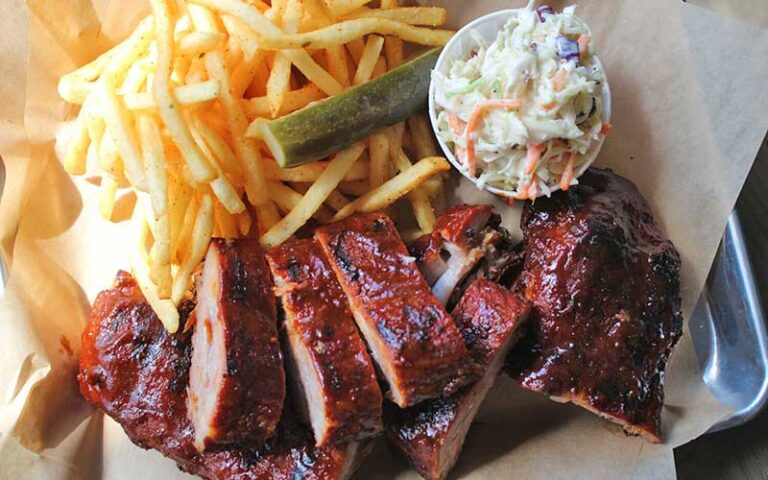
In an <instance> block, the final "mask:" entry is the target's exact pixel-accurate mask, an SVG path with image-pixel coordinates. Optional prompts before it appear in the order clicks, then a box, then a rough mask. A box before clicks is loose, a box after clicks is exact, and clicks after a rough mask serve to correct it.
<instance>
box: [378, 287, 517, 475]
mask: <svg viewBox="0 0 768 480" xmlns="http://www.w3.org/2000/svg"><path fill="white" fill-rule="evenodd" d="M529 310H530V304H529V303H528V302H526V301H525V300H524V299H523V298H522V297H521V296H520V295H519V294H517V293H513V292H511V291H510V290H508V289H506V288H504V287H502V286H501V285H499V284H497V283H493V282H490V281H488V280H485V279H478V280H476V281H475V282H474V283H472V285H470V286H469V288H468V289H467V291H466V293H464V296H463V297H462V298H461V300H460V301H459V303H458V305H457V306H456V308H455V309H454V310H453V313H452V316H453V319H454V321H455V322H456V324H457V325H458V326H459V328H460V329H461V332H462V335H463V337H464V342H465V343H466V345H467V348H468V350H469V354H470V357H471V360H472V362H473V363H474V365H475V366H476V367H477V369H478V370H479V371H481V372H482V377H480V379H479V380H478V381H477V382H475V383H474V384H472V385H467V386H465V387H463V388H462V389H461V390H459V391H458V392H456V393H454V394H453V395H450V396H446V397H441V398H436V399H433V400H427V401H425V402H422V403H420V404H418V405H416V406H413V407H410V408H406V409H399V408H397V407H394V406H392V407H391V408H388V409H387V418H386V427H387V436H388V438H389V439H390V441H391V442H392V443H393V444H394V445H395V446H396V447H397V448H398V449H400V451H401V452H403V454H404V455H405V456H406V458H407V459H408V461H409V462H410V464H411V465H412V466H413V468H414V469H416V471H417V472H419V474H420V475H421V476H422V477H424V478H427V479H429V480H436V479H442V478H445V477H446V475H447V474H448V472H449V471H450V469H451V468H452V467H453V465H454V464H455V463H456V460H457V459H458V457H459V454H460V453H461V449H462V446H463V444H464V439H465V438H466V435H467V432H468V431H469V427H470V426H471V424H472V421H473V420H474V418H475V415H476V414H477V411H478V409H479V408H480V404H481V403H482V402H483V399H484V398H485V396H486V394H487V393H488V391H489V390H490V389H491V387H492V386H493V383H494V381H495V380H496V377H497V376H498V373H499V371H500V370H501V368H502V366H503V364H504V359H505V358H506V356H507V353H509V351H510V349H511V348H512V346H513V345H514V344H515V342H516V340H517V338H518V336H519V335H518V328H519V327H520V325H521V324H522V323H523V322H524V321H525V318H526V316H527V315H528V312H529Z"/></svg>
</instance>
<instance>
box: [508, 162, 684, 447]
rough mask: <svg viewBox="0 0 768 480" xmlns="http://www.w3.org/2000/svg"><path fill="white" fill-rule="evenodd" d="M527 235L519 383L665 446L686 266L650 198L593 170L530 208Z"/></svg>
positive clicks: (516, 365) (516, 359)
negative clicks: (666, 384) (528, 307)
mask: <svg viewBox="0 0 768 480" xmlns="http://www.w3.org/2000/svg"><path fill="white" fill-rule="evenodd" d="M522 228H523V234H524V235H525V239H526V243H527V247H526V257H525V268H524V271H523V274H522V281H523V283H524V286H525V288H524V290H525V296H526V297H527V298H528V299H529V300H530V301H531V302H532V303H533V305H534V315H532V318H531V320H532V321H531V322H530V323H529V327H530V328H529V329H528V331H527V333H526V335H525V336H524V338H523V339H522V340H521V342H520V344H519V345H518V347H516V348H515V350H514V351H513V352H512V356H511V357H510V361H511V364H510V373H511V375H512V376H513V377H514V378H516V379H518V380H519V381H520V383H521V384H522V386H524V387H525V388H528V389H530V390H534V391H537V392H541V393H545V394H547V395H550V396H551V397H553V398H554V399H556V400H560V401H570V402H573V403H576V404H578V405H581V406H582V407H585V408H587V409H588V410H591V411H592V412H595V413H598V414H599V415H602V416H604V417H607V418H609V419H611V420H613V421H615V422H617V423H619V424H621V425H622V426H623V427H624V429H625V430H626V431H627V432H629V433H633V434H642V435H644V436H645V437H646V438H648V439H649V440H651V441H653V442H658V441H660V440H661V430H660V423H661V407H662V404H663V401H664V392H663V386H662V382H663V378H664V368H665V366H666V362H667V359H668V358H669V355H670V352H671V350H672V347H673V346H674V345H675V343H676V342H677V340H678V339H679V338H680V335H681V329H682V315H681V312H680V258H679V256H678V253H677V251H676V250H675V247H674V246H673V245H672V243H671V242H670V241H669V240H667V239H666V238H665V237H664V236H663V234H662V233H661V232H660V230H659V227H658V226H657V225H656V222H655V220H654V218H653V214H652V213H651V210H650V208H649V207H648V204H647V203H646V201H645V199H644V198H643V197H642V196H641V195H640V193H639V192H638V191H637V189H636V188H635V186H634V185H633V184H632V183H631V182H630V181H628V180H626V179H624V178H622V177H619V176H618V175H615V174H614V173H612V172H610V171H609V170H600V169H595V168H593V169H590V170H589V171H587V172H586V173H585V174H584V175H583V176H582V177H581V178H580V179H579V185H578V186H576V187H572V188H571V189H569V190H568V191H567V192H558V193H555V194H553V195H552V198H550V199H547V198H540V199H538V200H536V202H535V203H534V204H532V205H527V206H526V208H525V210H524V212H523V218H522Z"/></svg>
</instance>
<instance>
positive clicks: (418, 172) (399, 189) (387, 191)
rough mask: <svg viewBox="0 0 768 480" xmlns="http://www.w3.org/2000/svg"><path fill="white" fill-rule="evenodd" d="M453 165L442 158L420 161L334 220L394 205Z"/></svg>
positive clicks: (358, 200) (343, 210) (343, 211)
mask: <svg viewBox="0 0 768 480" xmlns="http://www.w3.org/2000/svg"><path fill="white" fill-rule="evenodd" d="M450 168H451V164H450V163H448V161H447V160H445V159H444V158H442V157H429V158H424V159H422V160H420V161H419V162H418V163H416V164H414V165H413V166H412V167H411V168H409V169H408V170H406V171H405V172H403V173H400V174H399V175H397V176H395V177H393V178H391V179H390V180H388V181H387V182H386V183H384V184H383V185H381V186H380V187H378V188H376V189H374V190H371V191H370V192H368V193H367V194H366V195H363V196H362V197H359V198H357V199H356V200H354V201H353V202H351V203H349V204H348V205H347V206H346V207H344V208H343V209H341V210H339V211H338V212H336V215H334V216H333V220H334V221H337V220H341V219H343V218H346V217H348V216H350V215H352V214H353V213H355V212H375V211H377V210H381V209H383V208H386V207H388V206H389V205H391V204H393V203H394V202H395V201H396V200H397V199H399V198H401V197H403V196H404V195H406V194H407V193H408V192H410V191H411V190H413V189H415V188H417V187H418V186H419V185H421V184H422V183H424V181H425V180H426V179H428V178H430V177H431V176H432V175H435V174H436V173H439V172H444V171H446V170H450Z"/></svg>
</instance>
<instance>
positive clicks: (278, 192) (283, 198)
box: [269, 182, 333, 223]
mask: <svg viewBox="0 0 768 480" xmlns="http://www.w3.org/2000/svg"><path fill="white" fill-rule="evenodd" d="M269 196H270V197H271V198H272V200H273V201H274V202H275V203H276V204H277V206H278V207H279V208H280V210H282V211H283V212H285V213H289V212H290V211H291V210H293V209H294V208H296V206H298V205H299V202H301V198H302V194H300V193H299V192H297V191H295V190H293V189H292V188H290V187H288V186H286V185H284V184H283V183H281V182H269ZM312 216H313V217H314V218H315V219H317V221H319V222H320V223H328V222H330V221H331V218H332V217H333V212H332V211H330V210H329V209H328V208H327V207H324V206H321V207H320V208H318V209H317V211H316V212H315V213H314V214H313V215H312Z"/></svg>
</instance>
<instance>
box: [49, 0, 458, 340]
mask: <svg viewBox="0 0 768 480" xmlns="http://www.w3.org/2000/svg"><path fill="white" fill-rule="evenodd" d="M150 4H151V7H152V11H151V13H150V14H149V15H148V16H146V17H145V18H144V19H142V20H141V21H140V22H139V23H138V24H137V26H136V28H135V29H134V30H133V31H132V32H131V33H130V34H129V35H128V36H127V37H126V38H125V40H123V41H122V42H120V43H118V44H117V45H116V46H114V47H113V48H112V49H110V50H108V51H107V52H104V53H103V54H101V55H100V56H99V57H97V58H96V59H94V60H93V61H91V62H90V63H88V64H86V65H84V66H82V67H80V68H78V69H76V70H74V71H73V72H70V73H68V74H66V75H64V76H63V77H61V79H60V81H59V86H58V88H59V94H60V96H61V97H62V98H63V99H64V100H65V101H67V102H69V103H71V104H74V105H78V106H79V113H78V114H77V115H76V117H75V118H74V119H73V120H72V121H71V122H69V123H68V125H67V126H66V128H65V129H64V134H62V135H61V136H60V140H61V142H62V143H63V144H64V147H65V149H64V152H65V153H64V154H63V156H62V163H63V165H64V168H65V169H66V170H67V171H68V172H69V173H70V174H72V175H86V174H87V175H88V176H89V177H94V176H96V177H100V178H101V183H100V185H99V186H98V195H97V204H96V205H95V206H94V208H95V209H96V211H98V212H99V214H100V215H101V216H102V217H103V218H104V219H105V220H111V219H112V216H113V213H114V211H115V204H116V201H117V199H118V198H120V196H122V195H124V194H125V193H128V192H134V193H135V194H136V195H137V197H138V200H137V202H136V207H134V214H133V216H132V222H133V223H134V224H135V231H136V232H137V234H136V235H134V236H135V237H136V238H135V248H134V249H132V251H131V255H130V257H131V270H132V272H133V274H134V276H135V277H136V280H137V282H138V283H139V285H140V287H141V289H142V291H143V292H144V295H145V297H146V298H147V299H148V300H149V302H150V304H151V305H152V307H153V309H154V310H155V312H156V313H157V314H158V316H159V317H160V320H161V321H162V322H163V324H164V325H165V327H166V328H167V329H168V330H169V331H175V330H176V329H177V328H179V316H178V313H177V310H176V307H178V305H179V303H180V302H181V301H182V300H184V299H185V298H187V297H189V295H190V294H191V290H192V278H193V276H194V273H195V269H196V268H197V266H198V264H199V263H200V261H201V260H202V258H203V256H204V254H205V251H206V249H207V247H208V245H209V243H210V240H211V238H212V237H216V236H225V237H231V236H252V237H258V238H259V239H260V241H261V243H262V244H263V245H264V246H265V247H267V248H269V247H272V246H275V245H278V244H280V243H282V242H284V241H286V240H288V239H290V238H292V237H294V236H295V235H296V233H297V232H298V231H299V230H301V229H302V228H303V227H305V226H306V225H310V226H311V225H316V224H322V223H328V222H330V221H333V220H334V219H339V218H343V217H345V216H347V215H350V214H352V213H354V212H357V211H372V210H381V209H386V208H388V207H389V206H390V205H392V204H393V203H394V202H395V201H397V200H398V199H401V198H406V199H407V201H408V202H409V203H410V205H411V207H412V212H413V215H412V216H413V218H412V220H411V222H410V223H411V224H413V225H417V227H416V228H411V229H409V231H408V236H409V237H413V238H415V237H416V236H418V235H419V234H422V233H427V232H429V231H431V229H432V224H433V223H434V217H435V213H434V210H435V206H438V205H440V204H441V202H442V200H441V198H442V195H443V192H442V188H443V187H442V178H443V176H444V175H443V174H442V173H441V172H444V171H445V170H446V168H447V165H448V164H447V163H446V162H445V160H443V159H440V158H439V157H437V151H436V149H435V145H434V142H433V138H432V134H431V131H430V129H429V128H428V124H427V120H426V117H425V115H424V113H423V112H422V113H419V114H417V115H415V116H414V117H412V118H411V119H410V120H409V121H407V122H404V123H401V124H398V125H395V126H393V127H390V128H388V129H386V130H384V131H381V132H378V133H376V134H375V135H373V136H372V137H371V138H369V139H367V140H365V141H363V142H360V143H357V144H355V145H352V146H350V147H348V148H347V149H345V150H343V151H341V152H338V153H337V154H335V155H333V156H331V157H330V158H327V159H324V160H320V161H316V162H312V163H308V164H305V165H301V166H299V167H295V168H289V169H287V168H281V167H279V166H278V165H277V163H276V162H275V161H274V159H273V158H272V155H271V153H270V152H269V149H268V148H267V147H266V145H265V144H264V143H263V142H261V141H260V140H259V139H258V138H253V137H252V132H255V131H258V128H257V127H258V124H259V122H263V121H269V120H271V119H274V118H278V117H281V116H284V115H287V114H289V113H291V112H294V111H296V110H300V109H302V108H304V107H306V106H308V105H311V104H313V103H314V102H318V101H322V100H323V99H325V98H327V97H329V96H333V95H336V94H338V93H340V92H343V91H344V90H346V89H348V88H352V87H353V86H355V85H359V84H361V83H365V82H367V81H369V80H371V79H374V78H376V77H378V76H380V75H382V74H383V73H385V72H387V71H389V70H391V69H393V68H396V67H397V66H399V65H400V64H402V63H403V56H404V53H403V52H404V45H405V44H407V43H412V44H417V45H424V46H434V45H443V44H445V43H446V42H447V40H448V39H449V38H450V37H451V35H452V33H453V32H451V31H449V30H443V29H441V28H440V27H442V26H443V24H444V23H445V18H446V12H445V10H444V9H441V8H435V7H405V6H400V5H399V4H398V2H397V0H387V1H382V2H380V4H381V6H380V7H377V6H373V5H372V2H371V1H369V0H281V1H277V0H275V1H273V2H270V1H260V0H249V1H245V0H179V1H177V0H150ZM307 128H312V126H311V125H308V126H307Z"/></svg>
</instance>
